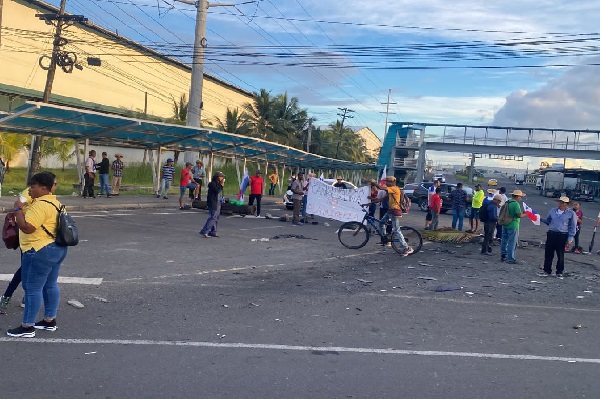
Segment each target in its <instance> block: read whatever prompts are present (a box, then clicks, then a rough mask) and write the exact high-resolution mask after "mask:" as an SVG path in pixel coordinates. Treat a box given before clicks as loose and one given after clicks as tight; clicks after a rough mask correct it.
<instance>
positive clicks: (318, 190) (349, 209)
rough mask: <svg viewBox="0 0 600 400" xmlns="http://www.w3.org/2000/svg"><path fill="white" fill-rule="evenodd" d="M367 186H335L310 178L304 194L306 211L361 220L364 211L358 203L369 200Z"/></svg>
mask: <svg viewBox="0 0 600 400" xmlns="http://www.w3.org/2000/svg"><path fill="white" fill-rule="evenodd" d="M368 195H369V188H368V187H367V186H364V187H361V188H358V189H342V188H336V187H333V186H332V185H329V184H327V183H325V182H323V181H320V180H318V179H311V180H310V185H309V186H308V194H307V195H306V196H307V197H306V200H307V202H306V212H307V213H308V214H315V215H318V216H321V217H325V218H332V219H335V220H338V221H342V222H347V221H362V219H363V217H364V216H365V213H364V212H363V210H362V208H361V207H360V204H364V203H367V202H368V201H369V200H368V199H367V196H368Z"/></svg>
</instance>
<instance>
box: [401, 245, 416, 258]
mask: <svg viewBox="0 0 600 400" xmlns="http://www.w3.org/2000/svg"><path fill="white" fill-rule="evenodd" d="M414 252H415V251H414V249H413V248H412V247H409V248H407V249H405V250H404V251H403V252H402V257H406V256H409V255H411V254H412V253H414Z"/></svg>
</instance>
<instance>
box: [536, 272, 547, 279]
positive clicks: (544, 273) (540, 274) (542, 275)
mask: <svg viewBox="0 0 600 400" xmlns="http://www.w3.org/2000/svg"><path fill="white" fill-rule="evenodd" d="M537 276H540V277H542V278H547V277H549V276H550V274H549V273H547V272H538V274H537Z"/></svg>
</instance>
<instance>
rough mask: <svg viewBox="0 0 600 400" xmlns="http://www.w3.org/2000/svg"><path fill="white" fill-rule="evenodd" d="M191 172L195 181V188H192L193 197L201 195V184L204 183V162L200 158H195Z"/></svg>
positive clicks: (196, 197)
mask: <svg viewBox="0 0 600 400" xmlns="http://www.w3.org/2000/svg"><path fill="white" fill-rule="evenodd" d="M192 174H194V182H195V183H196V189H195V190H194V199H199V198H201V197H202V184H203V183H204V177H205V176H206V174H205V172H204V164H203V163H202V161H200V160H196V165H194V168H192Z"/></svg>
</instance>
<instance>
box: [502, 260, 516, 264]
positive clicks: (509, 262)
mask: <svg viewBox="0 0 600 400" xmlns="http://www.w3.org/2000/svg"><path fill="white" fill-rule="evenodd" d="M505 263H507V264H517V260H507V261H505Z"/></svg>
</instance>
